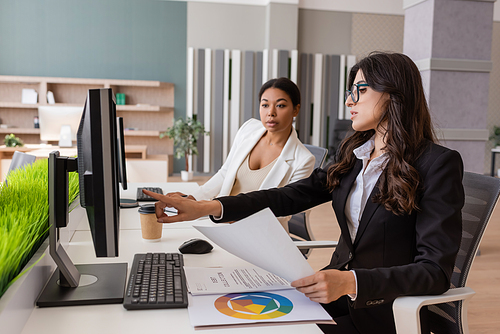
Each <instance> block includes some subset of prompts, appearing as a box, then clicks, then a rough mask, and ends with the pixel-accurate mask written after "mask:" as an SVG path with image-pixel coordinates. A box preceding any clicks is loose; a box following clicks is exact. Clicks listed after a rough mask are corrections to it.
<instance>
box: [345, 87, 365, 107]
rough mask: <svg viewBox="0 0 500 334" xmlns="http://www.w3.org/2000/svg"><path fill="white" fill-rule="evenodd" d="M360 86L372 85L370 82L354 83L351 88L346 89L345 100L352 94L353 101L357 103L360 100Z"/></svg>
mask: <svg viewBox="0 0 500 334" xmlns="http://www.w3.org/2000/svg"><path fill="white" fill-rule="evenodd" d="M359 87H370V85H369V84H353V85H352V86H351V89H346V91H345V97H344V98H345V101H347V98H348V97H349V95H351V99H352V103H357V102H358V101H359Z"/></svg>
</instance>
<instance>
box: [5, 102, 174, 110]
mask: <svg viewBox="0 0 500 334" xmlns="http://www.w3.org/2000/svg"><path fill="white" fill-rule="evenodd" d="M40 106H61V107H63V106H66V107H79V106H81V104H76V103H55V104H42V103H37V104H27V103H21V102H0V108H12V109H37V108H38V107H40ZM116 110H117V111H136V112H140V111H147V112H173V111H174V108H173V107H164V106H153V105H146V104H140V105H117V106H116Z"/></svg>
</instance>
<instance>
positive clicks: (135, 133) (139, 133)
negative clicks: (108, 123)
mask: <svg viewBox="0 0 500 334" xmlns="http://www.w3.org/2000/svg"><path fill="white" fill-rule="evenodd" d="M123 135H124V136H125V137H158V138H160V131H156V130H126V131H124V132H123Z"/></svg>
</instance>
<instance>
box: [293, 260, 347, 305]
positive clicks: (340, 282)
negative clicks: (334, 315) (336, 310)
mask: <svg viewBox="0 0 500 334" xmlns="http://www.w3.org/2000/svg"><path fill="white" fill-rule="evenodd" d="M291 286H293V287H294V288H296V289H297V290H298V291H300V292H302V293H303V294H305V295H306V297H308V298H309V299H311V300H312V301H314V302H318V303H323V304H327V303H330V302H332V301H335V300H337V299H339V298H340V297H341V296H343V295H347V294H355V293H356V279H355V278H354V273H352V272H350V271H340V270H336V269H329V270H322V271H318V272H317V273H315V274H314V275H311V276H307V277H304V278H301V279H299V280H296V281H293V282H292V283H291Z"/></svg>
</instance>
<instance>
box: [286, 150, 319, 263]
mask: <svg viewBox="0 0 500 334" xmlns="http://www.w3.org/2000/svg"><path fill="white" fill-rule="evenodd" d="M304 146H305V147H306V148H307V149H308V150H309V152H311V153H312V155H314V157H315V158H316V161H315V162H314V168H315V169H316V168H318V167H323V163H324V162H325V159H326V155H327V153H328V150H327V149H326V148H323V147H319V146H314V145H309V144H304ZM288 232H289V233H290V234H292V235H293V236H292V239H294V240H306V241H311V240H313V236H312V232H311V228H310V226H309V222H308V214H306V213H305V212H300V213H296V214H294V215H293V216H292V217H291V218H290V220H289V221H288ZM295 237H298V238H295ZM308 252H309V250H304V251H303V252H302V253H304V255H307V253H308Z"/></svg>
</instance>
